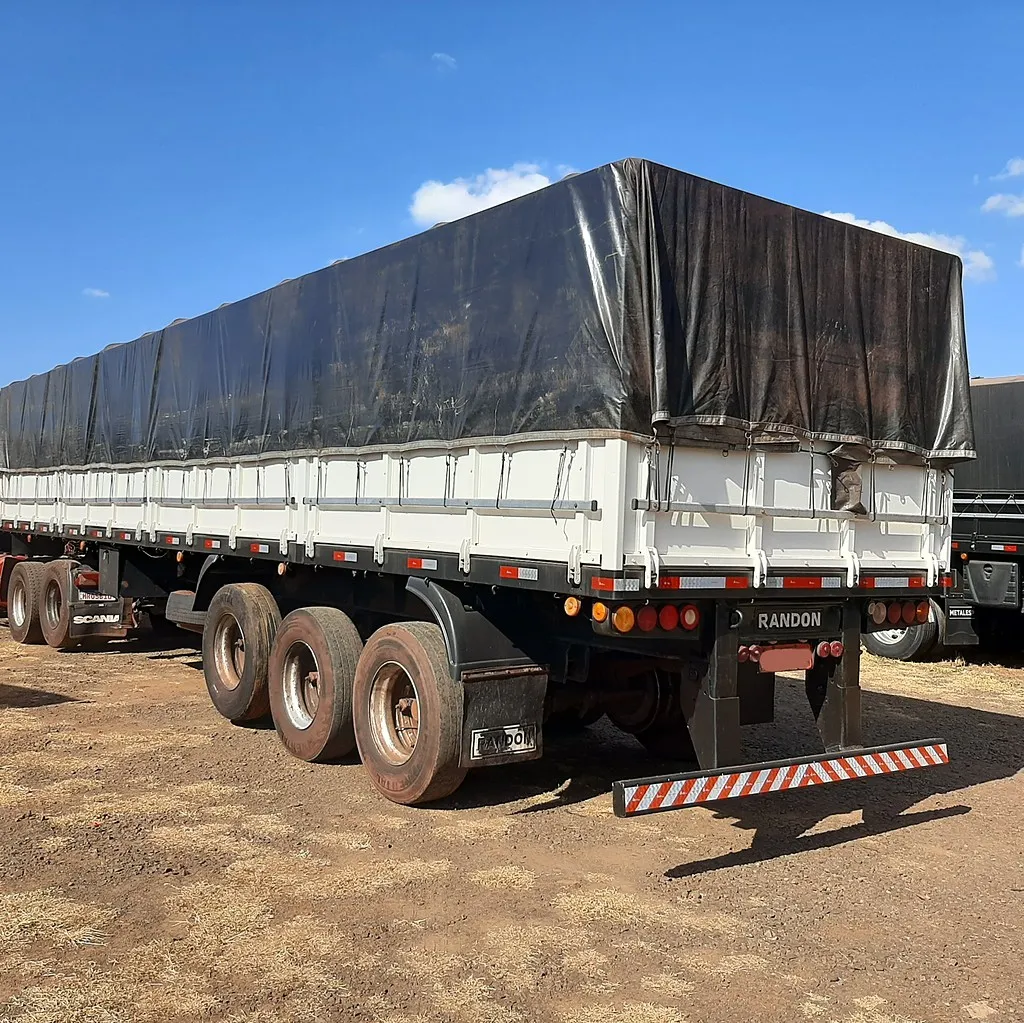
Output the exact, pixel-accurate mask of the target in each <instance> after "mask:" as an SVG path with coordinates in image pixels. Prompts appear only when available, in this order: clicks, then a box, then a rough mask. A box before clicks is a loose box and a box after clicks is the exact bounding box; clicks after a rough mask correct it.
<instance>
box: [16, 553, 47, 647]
mask: <svg viewBox="0 0 1024 1023" xmlns="http://www.w3.org/2000/svg"><path fill="white" fill-rule="evenodd" d="M45 573H46V565H45V564H43V563H42V562H39V561H19V562H18V564H17V565H15V566H14V571H13V572H11V581H10V583H9V584H8V586H7V624H8V625H9V626H10V628H11V639H13V640H14V641H15V643H26V644H28V643H33V644H38V643H43V642H45V640H44V639H43V629H42V626H41V625H40V624H39V591H40V589H41V588H42V582H43V575H44V574H45Z"/></svg>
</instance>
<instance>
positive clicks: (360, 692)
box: [353, 622, 466, 806]
mask: <svg viewBox="0 0 1024 1023" xmlns="http://www.w3.org/2000/svg"><path fill="white" fill-rule="evenodd" d="M353 717H354V722H353V723H354V725H355V734H356V743H357V745H358V746H359V755H360V757H362V760H363V764H364V766H365V767H366V770H367V772H368V774H369V775H370V781H371V783H372V784H373V787H374V788H375V789H377V791H378V792H380V793H381V795H383V796H386V797H387V798H388V799H390V800H391V801H392V802H395V803H403V804H405V805H407V806H411V805H414V804H417V803H429V802H431V801H433V800H435V799H443V798H444V797H445V796H449V795H451V794H452V793H453V792H454V791H455V790H456V789H457V788H458V787H459V786H460V785H461V784H462V781H463V779H464V778H465V777H466V768H465V767H460V766H459V756H460V753H461V749H462V683H461V682H453V681H452V678H451V675H450V673H449V668H448V655H447V652H446V651H445V645H444V638H443V637H442V635H441V630H440V629H439V628H438V627H437V626H436V625H428V624H426V623H424V622H410V623H408V624H403V625H386V626H384V628H382V629H379V630H378V631H377V632H375V633H374V634H373V636H371V637H370V641H369V642H368V643H367V644H366V646H365V648H364V649H363V654H362V656H361V657H360V658H359V665H358V667H357V668H356V681H355V691H354V714H353Z"/></svg>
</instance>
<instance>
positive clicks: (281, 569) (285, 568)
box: [277, 561, 288, 575]
mask: <svg viewBox="0 0 1024 1023" xmlns="http://www.w3.org/2000/svg"><path fill="white" fill-rule="evenodd" d="M287 571H288V564H287V562H284V561H282V562H281V563H280V564H279V565H278V566H277V574H278V575H284V574H285V573H286V572H287Z"/></svg>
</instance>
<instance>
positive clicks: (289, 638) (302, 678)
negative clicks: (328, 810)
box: [269, 607, 363, 763]
mask: <svg viewBox="0 0 1024 1023" xmlns="http://www.w3.org/2000/svg"><path fill="white" fill-rule="evenodd" d="M362 650H363V642H362V640H361V639H360V637H359V633H358V631H357V630H356V627H355V626H354V625H353V624H352V621H351V619H350V618H349V617H348V615H346V614H345V613H344V612H342V611H338V610H336V609H335V608H333V607H306V608H301V609H300V610H298V611H293V612H292V613H291V614H290V615H288V617H287V618H285V620H284V621H283V622H282V623H281V626H280V628H279V629H278V630H277V636H276V637H275V639H274V647H273V650H272V651H271V654H270V678H269V685H270V712H271V715H272V716H273V718H274V727H275V728H276V729H277V734H278V736H279V737H280V739H281V742H282V743H283V744H284V746H285V748H286V749H287V750H288V752H289V753H291V754H293V755H294V756H296V757H298V758H299V759H300V760H308V761H314V762H317V763H323V762H325V761H330V760H338V759H340V758H341V757H346V756H348V755H349V754H350V753H352V752H353V751H354V750H355V748H356V738H355V733H354V731H353V729H352V685H353V682H354V680H355V674H356V665H357V663H358V662H359V655H360V654H361V653H362Z"/></svg>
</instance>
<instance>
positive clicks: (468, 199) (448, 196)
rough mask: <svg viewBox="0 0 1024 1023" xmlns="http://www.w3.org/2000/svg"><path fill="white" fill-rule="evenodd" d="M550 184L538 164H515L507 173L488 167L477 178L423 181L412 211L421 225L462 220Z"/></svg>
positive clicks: (413, 201) (414, 198) (411, 207)
mask: <svg viewBox="0 0 1024 1023" xmlns="http://www.w3.org/2000/svg"><path fill="white" fill-rule="evenodd" d="M550 184H551V179H550V178H549V177H548V176H547V175H546V174H544V173H542V172H541V169H540V167H539V166H538V165H537V164H535V163H516V164H513V165H512V166H511V167H509V168H508V169H506V170H502V169H495V168H488V169H487V170H485V171H484V172H483V174H478V175H477V176H476V177H475V178H456V179H455V180H454V181H448V182H444V181H424V182H423V184H422V185H420V187H419V188H417V189H416V192H415V194H414V195H413V197H412V205H410V207H409V212H410V213H411V214H412V217H413V220H415V221H416V223H418V224H422V225H425V226H428V227H429V226H430V225H431V224H436V223H438V222H439V221H449V220H459V219H460V218H462V217H468V216H469V215H470V214H471V213H479V212H480V211H481V210H486V209H489V208H490V207H491V206H497V205H499V204H500V203H503V202H508V201H509V200H510V199H518V198H519V196H521V195H526V194H527V193H528V192H536V191H537V189H538V188H544V187H545V186H546V185H550Z"/></svg>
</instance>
